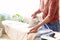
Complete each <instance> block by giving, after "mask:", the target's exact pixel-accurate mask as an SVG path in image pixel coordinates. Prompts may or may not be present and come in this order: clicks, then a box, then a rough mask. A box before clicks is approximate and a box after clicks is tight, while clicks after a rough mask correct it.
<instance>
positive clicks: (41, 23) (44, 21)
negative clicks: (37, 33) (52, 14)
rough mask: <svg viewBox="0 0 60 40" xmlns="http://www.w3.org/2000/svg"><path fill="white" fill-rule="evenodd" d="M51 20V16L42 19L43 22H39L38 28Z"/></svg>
mask: <svg viewBox="0 0 60 40" xmlns="http://www.w3.org/2000/svg"><path fill="white" fill-rule="evenodd" d="M49 22H50V18H49V16H47V17H46V18H45V19H43V20H42V22H40V23H38V24H37V25H36V26H37V28H39V27H41V26H42V25H44V24H46V23H49Z"/></svg>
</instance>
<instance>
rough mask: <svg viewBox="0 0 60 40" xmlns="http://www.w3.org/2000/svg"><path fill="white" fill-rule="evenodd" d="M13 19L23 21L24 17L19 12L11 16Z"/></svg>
mask: <svg viewBox="0 0 60 40" xmlns="http://www.w3.org/2000/svg"><path fill="white" fill-rule="evenodd" d="M12 18H13V19H18V21H19V22H24V18H23V17H22V16H21V15H20V14H15V15H13V16H12Z"/></svg>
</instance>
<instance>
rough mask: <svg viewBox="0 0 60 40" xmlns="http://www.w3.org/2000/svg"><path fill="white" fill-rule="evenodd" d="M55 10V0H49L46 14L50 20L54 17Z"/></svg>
mask: <svg viewBox="0 0 60 40" xmlns="http://www.w3.org/2000/svg"><path fill="white" fill-rule="evenodd" d="M56 10H57V0H50V4H49V11H48V16H49V18H50V20H52V19H53V18H54V15H55V13H56Z"/></svg>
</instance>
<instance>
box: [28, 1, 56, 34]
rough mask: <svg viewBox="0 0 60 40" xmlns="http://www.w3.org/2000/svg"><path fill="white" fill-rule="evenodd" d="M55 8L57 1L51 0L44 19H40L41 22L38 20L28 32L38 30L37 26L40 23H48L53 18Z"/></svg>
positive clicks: (40, 24)
mask: <svg viewBox="0 0 60 40" xmlns="http://www.w3.org/2000/svg"><path fill="white" fill-rule="evenodd" d="M53 5H54V6H53ZM56 9H57V3H56V2H54V1H53V0H51V3H50V5H49V11H48V15H47V16H46V18H45V19H43V20H42V22H40V23H39V24H37V25H36V26H35V27H34V28H33V29H31V30H30V32H29V33H34V32H37V30H38V28H39V27H41V26H42V25H44V24H46V23H49V22H50V21H51V20H52V19H53V18H54V15H55V12H56Z"/></svg>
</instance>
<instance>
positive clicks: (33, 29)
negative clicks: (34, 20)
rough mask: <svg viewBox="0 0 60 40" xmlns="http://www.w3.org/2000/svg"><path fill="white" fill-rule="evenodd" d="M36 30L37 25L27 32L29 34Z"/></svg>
mask: <svg viewBox="0 0 60 40" xmlns="http://www.w3.org/2000/svg"><path fill="white" fill-rule="evenodd" d="M37 30H38V28H37V27H34V28H32V29H31V30H30V31H29V32H28V34H30V33H36V32H37Z"/></svg>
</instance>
